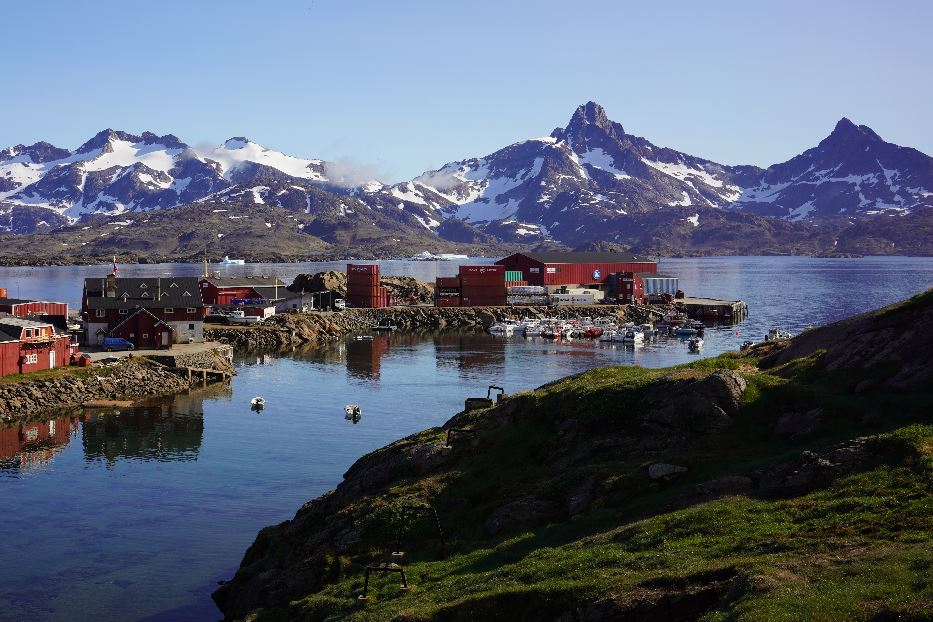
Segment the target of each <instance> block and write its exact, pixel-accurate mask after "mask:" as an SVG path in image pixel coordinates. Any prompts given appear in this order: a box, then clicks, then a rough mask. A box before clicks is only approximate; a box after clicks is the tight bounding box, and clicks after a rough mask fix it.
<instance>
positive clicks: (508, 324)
mask: <svg viewBox="0 0 933 622" xmlns="http://www.w3.org/2000/svg"><path fill="white" fill-rule="evenodd" d="M520 327H521V324H519V322H518V321H516V320H503V321H501V322H494V323H493V324H492V325H491V326H490V327H489V328H487V329H486V331H487V332H489V333H490V334H492V335H504V336H509V335H512V334H514V333H515V331H516V330H518V329H519V328H520Z"/></svg>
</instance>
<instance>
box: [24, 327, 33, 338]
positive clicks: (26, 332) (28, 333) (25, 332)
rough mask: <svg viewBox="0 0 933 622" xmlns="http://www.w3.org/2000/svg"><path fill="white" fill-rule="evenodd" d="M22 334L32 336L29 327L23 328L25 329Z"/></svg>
mask: <svg viewBox="0 0 933 622" xmlns="http://www.w3.org/2000/svg"><path fill="white" fill-rule="evenodd" d="M23 335H24V336H26V337H32V329H31V328H27V329H25V330H24V331H23Z"/></svg>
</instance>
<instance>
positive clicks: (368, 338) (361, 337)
mask: <svg viewBox="0 0 933 622" xmlns="http://www.w3.org/2000/svg"><path fill="white" fill-rule="evenodd" d="M353 340H354V341H372V340H373V336H372V335H357V336H356V337H354V338H353Z"/></svg>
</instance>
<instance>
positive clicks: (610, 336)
mask: <svg viewBox="0 0 933 622" xmlns="http://www.w3.org/2000/svg"><path fill="white" fill-rule="evenodd" d="M599 340H600V341H601V342H603V343H610V342H612V341H616V331H614V330H604V331H603V334H602V335H600V336H599Z"/></svg>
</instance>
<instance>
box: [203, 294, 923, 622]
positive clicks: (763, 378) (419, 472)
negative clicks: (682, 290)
mask: <svg viewBox="0 0 933 622" xmlns="http://www.w3.org/2000/svg"><path fill="white" fill-rule="evenodd" d="M931 306H933V296H931V295H930V293H927V294H926V295H925V296H919V297H916V298H915V299H912V300H911V301H909V302H907V303H904V304H901V305H899V306H895V307H891V308H888V309H885V310H882V311H880V312H878V313H874V314H870V315H867V316H860V317H859V318H855V319H853V320H850V321H847V322H848V324H846V323H845V322H843V323H839V324H837V325H831V326H829V327H825V328H821V329H817V330H815V331H812V332H808V333H807V334H806V335H804V336H803V337H801V338H799V339H798V340H796V341H795V342H792V343H780V344H767V345H766V346H762V347H760V348H757V349H755V350H753V351H751V352H749V353H748V354H747V355H739V354H726V355H723V356H720V357H718V358H714V359H706V360H701V361H697V362H695V363H693V364H690V365H685V366H681V367H677V368H671V369H662V370H646V369H641V368H635V367H613V368H603V369H595V370H592V371H590V372H587V373H585V374H581V375H578V376H575V377H571V378H567V379H564V380H562V381H559V382H557V383H553V384H550V385H546V386H544V387H541V388H539V389H537V390H535V391H531V392H527V393H523V394H519V395H516V396H513V397H512V398H510V399H508V400H506V401H505V402H503V403H502V404H500V405H498V406H496V407H494V408H490V409H486V410H481V411H473V412H470V413H461V414H459V415H457V416H455V417H454V418H453V419H452V420H451V421H449V422H448V423H447V424H445V426H442V427H440V428H433V429H430V430H426V431H424V432H422V433H420V434H418V435H415V436H412V437H409V438H406V439H403V440H401V441H398V442H396V443H394V444H392V445H390V446H388V447H386V448H383V449H381V450H378V451H376V452H373V453H372V454H369V455H367V456H364V457H363V458H361V459H360V460H359V461H358V462H357V463H356V464H355V465H354V466H353V467H351V469H350V470H349V471H348V472H347V474H346V476H345V480H344V482H343V483H341V485H340V486H339V487H338V488H337V489H336V490H335V491H333V492H331V493H329V494H327V495H325V496H324V497H322V498H320V499H317V500H315V501H312V502H311V503H309V504H307V505H306V506H305V507H303V508H302V509H301V510H300V511H299V512H298V514H297V515H296V517H295V518H294V519H293V520H292V521H288V522H286V523H283V524H281V525H278V526H274V527H269V528H267V529H265V530H263V531H262V532H261V533H260V534H259V536H258V537H257V540H256V542H255V543H254V544H253V546H252V547H251V548H250V550H249V551H248V552H247V554H246V556H245V558H244V560H243V563H242V565H241V568H240V570H239V572H238V573H237V575H236V577H235V578H234V579H233V581H231V582H230V583H228V584H227V585H225V586H223V587H222V588H221V589H220V590H218V592H217V593H216V594H215V599H216V600H217V601H218V603H219V604H220V605H221V607H222V609H223V610H224V611H225V613H226V614H227V615H228V617H230V618H238V619H256V620H328V619H333V620H337V619H352V620H390V619H396V620H429V619H430V620H476V619H509V620H512V619H514V620H550V619H561V620H568V621H569V620H609V619H613V620H614V619H632V620H643V619H644V620H695V619H702V620H734V619H742V620H822V619H825V620H850V619H854V620H887V619H892V620H893V619H910V620H928V619H933V417H931V413H933V386H931V384H930V383H929V382H927V378H928V377H929V375H928V374H929V372H930V370H931V367H933V362H931V360H930V359H931V357H929V356H928V355H924V354H922V353H920V352H917V351H913V350H911V351H908V353H909V355H910V356H911V357H912V358H911V359H910V360H905V359H904V357H903V354H902V353H899V352H898V351H896V350H893V349H888V348H877V350H879V351H882V352H888V355H884V354H882V355H877V354H876V355H875V356H873V357H870V358H866V357H865V352H864V344H863V343H861V342H859V341H858V340H851V339H850V340H845V339H842V340H840V339H835V340H829V341H827V340H826V339H823V338H821V334H823V335H824V336H825V335H837V334H840V332H839V331H842V334H845V328H844V327H845V326H850V327H851V326H854V325H855V324H854V323H856V322H857V323H861V324H859V327H860V330H866V329H867V330H870V329H872V327H875V326H882V328H883V330H887V329H888V328H890V326H893V325H899V326H904V327H906V328H905V329H904V331H903V332H905V333H908V332H909V333H910V334H911V335H912V336H914V337H916V338H922V339H925V338H927V337H929V335H927V334H926V333H927V332H929V330H931V329H929V328H926V327H922V328H916V327H914V320H915V319H916V318H919V317H926V315H927V314H929V313H930V311H931ZM926 343H933V339H931V340H928V341H926ZM801 344H802V345H801ZM807 344H810V345H807ZM791 352H793V353H794V356H792V357H784V358H782V356H783V354H785V353H791ZM918 356H919V357H921V358H920V359H919V360H918V359H917V358H916V357H918ZM897 357H900V359H899V360H895V359H897ZM846 361H848V363H847V362H846ZM905 366H906V367H910V369H911V371H910V373H909V374H906V375H905V374H903V373H899V372H900V371H903V369H905ZM451 428H455V429H458V430H460V429H466V430H470V431H471V432H470V433H463V432H461V433H459V434H456V435H455V437H454V438H455V440H454V442H453V443H452V447H449V448H448V447H446V446H445V440H446V436H447V432H448V431H449V430H450V429H451ZM406 508H408V510H407V511H405V509H406ZM417 508H422V510H418V509H417ZM424 508H433V509H434V510H436V511H437V516H438V518H439V520H440V523H441V526H442V528H443V531H444V536H445V537H444V542H443V543H442V541H441V538H440V537H439V534H438V530H437V526H436V524H435V522H434V519H433V513H431V512H427V511H423V509H424ZM403 517H404V523H402V522H401V521H402V519H403ZM400 525H401V526H402V528H403V539H402V549H403V550H404V551H405V553H406V554H405V556H404V557H403V558H401V559H402V564H403V565H404V567H405V570H406V573H407V575H408V578H409V581H410V583H411V589H409V590H407V591H403V590H400V589H399V581H398V577H397V575H389V576H387V577H383V576H380V575H375V576H374V577H373V578H372V580H371V582H370V594H369V596H370V598H369V599H368V600H366V601H361V600H359V599H357V598H356V596H357V595H358V594H360V593H361V591H362V585H363V573H364V568H365V566H366V565H367V564H370V563H375V562H381V561H387V560H391V559H392V558H391V555H390V553H391V551H392V550H393V549H394V542H395V535H396V533H397V529H398V528H399V526H400Z"/></svg>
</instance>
